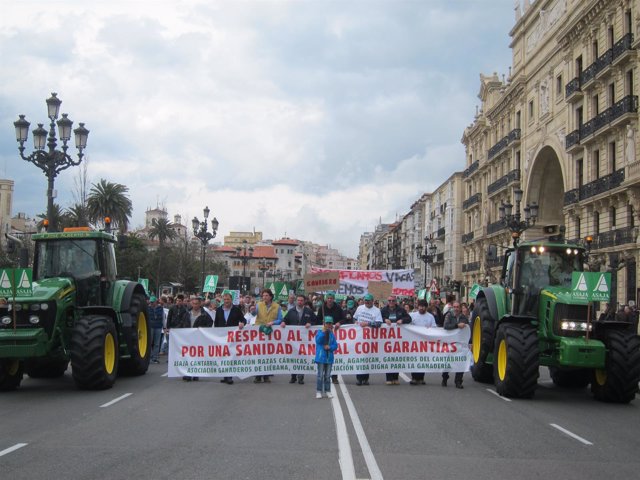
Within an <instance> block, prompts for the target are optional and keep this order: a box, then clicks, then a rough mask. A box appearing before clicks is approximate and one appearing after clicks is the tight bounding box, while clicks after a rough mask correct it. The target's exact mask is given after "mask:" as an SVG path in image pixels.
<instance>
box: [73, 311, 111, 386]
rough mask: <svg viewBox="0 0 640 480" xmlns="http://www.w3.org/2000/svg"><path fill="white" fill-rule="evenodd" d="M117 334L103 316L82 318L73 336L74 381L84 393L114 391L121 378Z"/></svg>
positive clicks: (74, 329) (107, 318) (75, 327)
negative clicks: (117, 378)
mask: <svg viewBox="0 0 640 480" xmlns="http://www.w3.org/2000/svg"><path fill="white" fill-rule="evenodd" d="M118 360H119V351H118V334H117V332H116V327H115V325H114V324H113V320H112V319H111V318H109V317H103V316H100V315H87V316H85V317H82V318H80V320H78V321H77V322H76V324H75V325H74V327H73V331H72V332H71V370H72V374H73V380H74V381H75V382H76V385H77V386H78V387H79V388H82V389H85V390H104V389H107V388H111V387H112V386H113V384H114V383H115V381H116V377H117V375H118Z"/></svg>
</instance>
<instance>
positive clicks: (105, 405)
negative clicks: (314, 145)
mask: <svg viewBox="0 0 640 480" xmlns="http://www.w3.org/2000/svg"><path fill="white" fill-rule="evenodd" d="M129 395H133V393H125V394H124V395H122V396H120V397H118V398H114V399H113V400H111V401H110V402H107V403H105V404H104V405H100V408H104V407H110V406H111V405H113V404H114V403H116V402H119V401H120V400H123V399H125V398H127V397H128V396H129Z"/></svg>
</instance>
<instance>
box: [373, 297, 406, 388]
mask: <svg viewBox="0 0 640 480" xmlns="http://www.w3.org/2000/svg"><path fill="white" fill-rule="evenodd" d="M380 313H381V314H382V319H383V320H384V323H386V324H387V325H388V326H391V324H393V323H395V324H396V325H402V324H403V323H411V317H410V316H409V314H408V313H407V311H406V310H405V309H404V308H402V307H400V306H398V300H397V299H396V296H395V295H391V296H389V298H387V304H386V305H385V306H384V307H382V310H380ZM386 376H387V381H386V384H387V385H400V380H399V376H400V374H399V373H398V372H393V373H387V374H386Z"/></svg>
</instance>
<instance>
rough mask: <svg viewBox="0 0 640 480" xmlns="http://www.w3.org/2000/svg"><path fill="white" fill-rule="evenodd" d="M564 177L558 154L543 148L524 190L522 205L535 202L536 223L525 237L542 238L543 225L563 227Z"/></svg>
mask: <svg viewBox="0 0 640 480" xmlns="http://www.w3.org/2000/svg"><path fill="white" fill-rule="evenodd" d="M564 185H565V182H564V176H563V173H562V165H561V164H560V159H559V157H558V154H557V153H556V151H555V150H554V149H553V147H550V146H545V147H543V148H542V149H541V150H540V151H539V152H538V155H537V156H536V158H535V160H534V162H533V165H532V167H531V173H530V174H529V178H528V186H527V189H526V190H525V197H524V202H523V203H524V204H525V205H526V204H531V203H533V202H537V203H538V206H539V209H538V221H537V222H536V226H535V227H534V228H531V229H530V230H529V231H527V232H526V233H525V236H526V237H529V238H535V237H540V236H542V227H544V226H545V225H564V214H563V211H562V208H563V206H564V192H565V188H564Z"/></svg>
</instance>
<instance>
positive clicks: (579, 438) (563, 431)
mask: <svg viewBox="0 0 640 480" xmlns="http://www.w3.org/2000/svg"><path fill="white" fill-rule="evenodd" d="M549 425H551V426H552V427H553V428H555V429H558V430H560V431H561V432H562V433H564V434H566V435H569V436H570V437H571V438H574V439H576V440H578V441H579V442H580V443H584V444H585V445H593V443H591V442H590V441H589V440H587V439H584V438H582V437H581V436H579V435H576V434H575V433H573V432H570V431H569V430H567V429H566V428H563V427H561V426H560V425H556V424H555V423H550V424H549Z"/></svg>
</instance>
